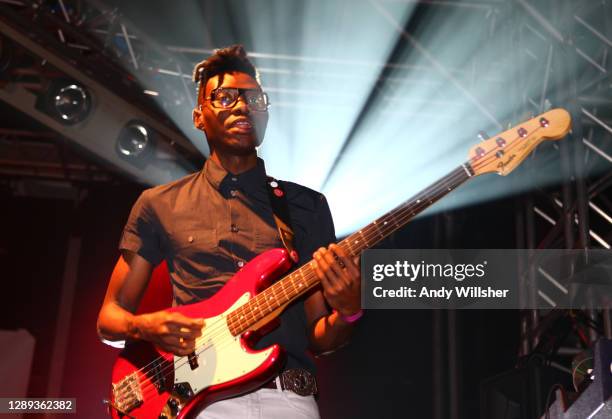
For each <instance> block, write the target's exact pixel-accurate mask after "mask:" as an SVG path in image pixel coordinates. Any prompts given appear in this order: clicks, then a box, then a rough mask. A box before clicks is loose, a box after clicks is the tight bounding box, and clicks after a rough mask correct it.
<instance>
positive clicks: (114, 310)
mask: <svg viewBox="0 0 612 419" xmlns="http://www.w3.org/2000/svg"><path fill="white" fill-rule="evenodd" d="M153 268H154V267H153V265H152V264H151V263H149V262H148V261H147V260H146V259H145V258H143V257H142V256H140V255H138V254H135V253H132V252H129V251H124V254H123V255H122V256H120V257H119V260H118V261H117V264H116V265H115V269H114V270H113V273H112V275H111V278H110V281H109V284H108V288H107V290H106V296H105V297H104V302H103V303H102V308H101V309H100V313H99V314H98V335H99V336H100V337H101V338H102V339H105V340H109V341H119V340H127V339H142V340H147V341H149V342H151V343H154V344H155V345H156V346H158V347H160V348H161V349H163V350H164V351H167V352H172V353H174V354H176V355H179V356H184V355H188V354H190V353H191V352H193V350H194V348H195V339H196V338H197V337H199V336H200V335H201V334H202V328H203V327H204V321H203V320H202V319H191V318H189V317H186V316H184V315H182V314H180V313H168V312H166V311H157V312H154V313H148V314H140V315H136V314H134V313H135V312H136V310H137V309H138V304H139V303H140V300H141V299H142V296H143V295H144V292H145V290H146V288H147V285H148V284H149V280H150V278H151V273H152V272H153Z"/></svg>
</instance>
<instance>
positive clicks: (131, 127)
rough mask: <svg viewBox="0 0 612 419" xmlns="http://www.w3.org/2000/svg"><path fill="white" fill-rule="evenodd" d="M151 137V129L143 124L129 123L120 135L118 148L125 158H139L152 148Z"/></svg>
mask: <svg viewBox="0 0 612 419" xmlns="http://www.w3.org/2000/svg"><path fill="white" fill-rule="evenodd" d="M151 135H152V131H151V129H150V128H147V127H146V126H145V125H144V124H142V123H141V122H138V121H132V122H129V123H128V124H127V125H126V126H125V127H124V128H123V129H122V130H121V133H120V134H119V138H118V139H117V148H118V149H119V152H120V153H121V154H122V155H123V156H126V157H130V158H136V157H139V156H141V155H142V154H143V153H144V152H145V151H146V150H147V149H148V148H149V147H150V143H151V140H152V138H151Z"/></svg>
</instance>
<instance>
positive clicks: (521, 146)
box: [469, 108, 572, 176]
mask: <svg viewBox="0 0 612 419" xmlns="http://www.w3.org/2000/svg"><path fill="white" fill-rule="evenodd" d="M571 124H572V118H571V116H570V114H569V112H567V111H566V110H565V109H561V108H557V109H552V110H550V111H548V112H545V113H543V114H541V115H538V116H536V117H535V118H532V119H530V120H528V121H525V122H523V123H522V124H519V125H517V126H515V127H513V128H510V129H509V130H507V131H504V132H502V133H501V134H498V135H496V136H494V137H491V138H490V139H488V140H486V141H483V142H481V143H479V144H477V145H475V146H473V147H472V148H471V149H470V152H469V163H470V165H471V166H472V171H473V173H474V175H475V176H477V175H482V174H483V173H497V174H500V175H502V176H505V175H507V174H508V173H510V172H511V171H513V170H514V169H515V168H516V167H517V166H518V165H519V164H521V162H522V161H523V160H525V158H526V157H527V156H528V155H529V154H530V153H531V152H532V151H533V150H534V149H535V148H536V147H537V145H538V144H540V143H541V142H542V141H545V140H559V139H561V138H563V137H565V135H566V134H567V133H568V132H569V130H570V128H571Z"/></svg>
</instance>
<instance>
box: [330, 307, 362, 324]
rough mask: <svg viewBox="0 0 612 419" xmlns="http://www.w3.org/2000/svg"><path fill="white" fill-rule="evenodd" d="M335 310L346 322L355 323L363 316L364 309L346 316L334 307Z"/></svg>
mask: <svg viewBox="0 0 612 419" xmlns="http://www.w3.org/2000/svg"><path fill="white" fill-rule="evenodd" d="M334 312H336V313H337V314H338V316H340V318H341V319H342V320H344V321H345V322H346V323H355V322H356V321H357V320H359V319H360V318H361V316H363V310H362V309H359V311H358V312H357V313H355V314H351V315H350V316H345V315H344V314H340V313H339V312H338V310H335V309H334Z"/></svg>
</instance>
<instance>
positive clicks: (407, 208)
mask: <svg viewBox="0 0 612 419" xmlns="http://www.w3.org/2000/svg"><path fill="white" fill-rule="evenodd" d="M540 129H541V127H537V128H536V129H534V131H533V132H532V133H530V134H529V135H528V136H531V135H533V134H534V133H535V132H537V131H538V130H540ZM519 137H520V135H519ZM519 137H515V138H514V139H513V140H511V141H510V144H509V145H508V146H506V147H504V149H505V150H510V149H511V148H513V147H515V146H518V145H520V142H518V141H517V139H519ZM525 140H527V137H525ZM494 151H496V150H495V149H494V150H491V151H489V152H486V153H485V154H483V155H482V156H480V157H478V158H475V157H472V158H470V161H474V163H473V164H471V163H470V165H471V167H472V168H473V169H476V168H478V167H481V166H484V165H486V164H488V163H490V161H491V160H493V159H494V158H496V156H491V154H492V153H493V152H494ZM487 154H488V155H489V156H487ZM468 162H469V161H468ZM461 168H462V166H458V167H457V168H456V169H454V170H453V171H458V170H459V169H461ZM451 173H452V172H451ZM464 173H465V172H463V171H461V172H459V173H457V174H453V175H451V176H450V177H449V178H448V179H446V181H444V182H443V180H444V179H442V180H440V181H439V182H437V183H434V184H433V185H432V186H431V187H428V188H427V189H426V190H425V191H424V192H423V193H420V194H417V195H416V196H415V197H413V199H411V200H410V201H408V202H406V203H403V204H400V205H399V206H398V207H396V208H395V209H393V210H391V211H390V212H389V213H387V216H388V215H392V214H393V218H394V219H395V220H396V224H399V225H401V224H402V223H404V222H405V221H406V220H410V219H411V218H412V217H413V216H414V215H416V213H418V212H420V211H421V209H424V208H426V207H428V206H429V205H425V204H426V203H428V202H430V201H432V202H433V201H434V200H435V201H437V200H438V199H440V198H442V197H443V196H444V195H445V194H446V192H448V189H447V188H448V186H447V185H448V184H449V183H452V181H453V180H457V179H458V178H460V177H461V176H463V175H464ZM471 177H472V176H469V177H468V178H466V179H465V180H467V179H469V178H471ZM440 186H441V187H440ZM457 186H460V184H459V185H457ZM428 189H431V190H430V191H428ZM436 189H437V190H436ZM425 193H427V194H428V195H433V196H434V198H432V199H429V200H425V201H423V205H421V202H418V203H417V205H411V204H414V203H415V202H416V201H415V199H414V198H416V200H417V201H420V199H419V198H418V196H419V195H424V194H425ZM440 193H442V195H440V196H437V195H438V194H440ZM398 216H399V217H398ZM383 217H384V216H383ZM371 225H372V224H370V225H369V226H371ZM369 226H368V227H369ZM396 227H397V226H396ZM380 228H385V227H384V226H383V227H380ZM387 228H388V227H387ZM394 230H395V228H393V227H391V228H390V229H389V231H388V232H384V233H382V235H383V237H384V236H386V235H388V234H390V233H392V232H393V231H394ZM380 234H381V233H380V232H378V233H376V232H373V233H372V234H371V233H370V232H366V235H370V237H369V238H363V236H362V239H363V240H364V241H365V242H366V244H367V243H368V242H369V240H370V239H376V238H377V236H378V235H380ZM347 244H348V246H349V247H351V246H350V243H347ZM349 250H350V249H349ZM351 253H352V251H351ZM311 263H312V261H310V262H308V263H307V264H305V265H303V267H306V266H307V265H310V264H311ZM309 267H310V271H308V272H307V276H308V277H303V280H305V281H306V282H309V280H310V279H316V274H315V275H314V277H313V275H312V274H313V273H314V271H313V270H312V267H311V266H309ZM300 269H302V267H301V268H300ZM291 275H292V274H290V275H288V276H287V277H290V276H291ZM281 282H282V280H281V281H279V282H278V283H277V284H279V283H281ZM283 286H284V285H281V286H279V288H280V289H283ZM292 286H293V287H294V285H292ZM307 288H308V287H307ZM283 291H285V289H283ZM285 295H286V293H285ZM251 301H252V300H251ZM247 304H248V303H247ZM241 307H244V305H243V306H241ZM241 307H238V308H237V309H236V310H234V311H233V312H232V313H234V312H236V311H237V310H238V309H240V308H241ZM232 313H230V315H231V314H232ZM266 314H269V313H266ZM264 315H265V314H264ZM227 317H229V316H225V317H221V318H219V319H217V321H215V322H214V323H213V325H214V326H217V325H218V324H219V323H220V321H221V320H223V319H226V318H227ZM253 317H254V318H255V316H253ZM225 323H226V324H227V320H226V321H225ZM234 323H235V322H234ZM239 324H242V322H240V323H239ZM213 325H211V327H212V326H213ZM246 325H247V326H248V325H249V323H248V322H247V323H246ZM223 330H225V326H223V325H221V326H220V327H215V329H212V330H211V331H210V332H209V335H210V334H212V336H215V334H217V333H218V332H219V331H223ZM222 335H223V333H221V334H218V335H217V336H222ZM236 337H238V336H236ZM234 338H235V337H234V336H233V335H232V338H231V339H229V340H228V341H229V343H230V344H231V343H232V342H233V341H234V340H235V339H234ZM196 342H197V339H196ZM223 346H225V344H216V345H214V347H217V348H221V347H223ZM211 347H212V346H208V347H206V346H205V344H204V345H203V346H201V347H199V348H198V347H197V346H196V351H197V353H196V356H199V355H200V354H202V353H203V352H205V351H206V350H208V349H210V348H211ZM183 358H185V357H183ZM160 359H161V360H163V361H166V358H165V357H163V356H160V357H158V358H156V359H155V360H153V361H151V362H150V363H149V364H147V365H145V366H144V367H142V368H140V369H139V370H136V371H135V372H137V373H138V372H139V373H142V374H145V375H147V373H148V372H151V370H153V369H154V368H155V366H154V367H152V368H151V369H149V371H145V369H146V368H147V366H148V365H151V364H153V363H155V362H158V361H159V360H160ZM166 362H168V361H166ZM188 363H189V361H188V358H187V361H184V362H183V363H181V364H179V365H177V366H174V364H171V363H170V362H168V364H169V365H166V366H164V367H163V368H162V371H163V372H166V371H167V370H168V369H170V368H172V367H174V370H177V369H179V368H181V367H183V366H186V365H187V364H188ZM162 371H160V373H161V372H162ZM168 375H169V374H165V376H164V378H165V377H167V376H168ZM138 379H139V382H140V381H141V380H140V377H138ZM155 380H156V379H155ZM156 384H159V382H158V381H154V380H152V379H150V380H149V382H148V383H147V384H146V385H145V386H143V387H142V388H141V392H142V394H143V396H144V393H145V391H148V390H149V389H150V388H151V387H155V386H156ZM128 391H129V390H128Z"/></svg>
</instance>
